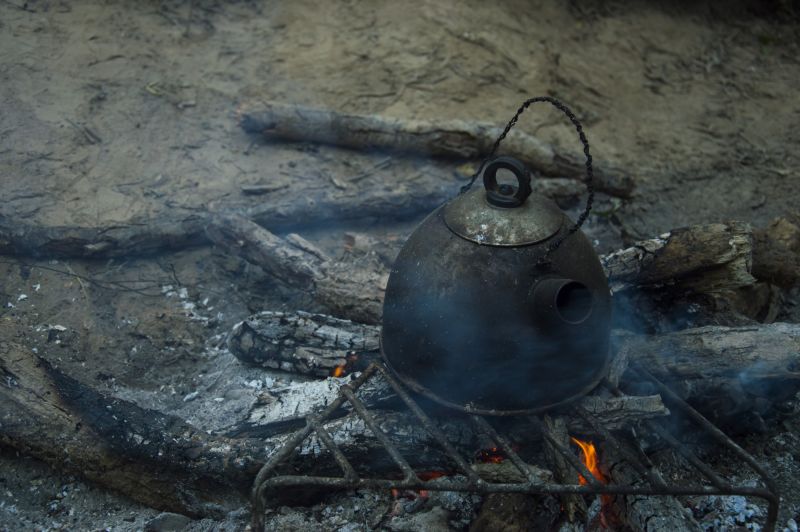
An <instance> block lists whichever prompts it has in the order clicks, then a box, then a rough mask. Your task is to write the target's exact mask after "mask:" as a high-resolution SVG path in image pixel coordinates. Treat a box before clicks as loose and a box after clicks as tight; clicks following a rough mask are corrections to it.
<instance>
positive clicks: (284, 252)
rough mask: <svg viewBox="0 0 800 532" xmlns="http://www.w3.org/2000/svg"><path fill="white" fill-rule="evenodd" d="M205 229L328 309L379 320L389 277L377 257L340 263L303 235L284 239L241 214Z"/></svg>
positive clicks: (219, 242)
mask: <svg viewBox="0 0 800 532" xmlns="http://www.w3.org/2000/svg"><path fill="white" fill-rule="evenodd" d="M206 232H207V233H208V236H209V238H210V239H211V240H212V241H213V242H214V243H215V244H216V245H218V246H220V247H222V248H223V249H225V250H227V251H228V252H230V253H234V254H236V255H238V256H241V257H242V258H244V259H245V260H246V261H248V262H250V263H252V264H256V265H258V266H260V267H261V268H263V269H264V270H265V271H266V272H268V273H269V274H271V275H273V276H275V277H276V278H278V279H280V280H281V281H283V282H285V283H287V284H289V285H291V286H295V287H298V288H301V289H304V290H308V291H310V292H312V293H313V294H314V299H315V300H316V301H317V303H318V304H319V305H320V306H321V307H323V308H324V309H325V310H326V311H328V312H331V313H333V314H335V315H337V316H340V317H342V318H348V319H353V320H358V321H361V322H364V323H378V322H380V317H381V312H382V309H383V292H384V290H385V289H386V281H387V280H388V277H389V275H388V272H387V271H386V270H385V268H383V266H382V265H380V263H379V262H378V261H377V260H373V261H361V264H360V265H359V267H357V268H355V267H353V265H351V264H345V263H339V262H336V261H333V260H331V259H330V258H329V257H327V256H326V255H325V254H324V253H323V252H322V251H320V250H318V249H316V248H315V247H314V246H313V245H312V244H311V243H309V242H307V241H305V240H304V239H302V237H300V236H299V235H290V236H289V237H287V238H285V239H284V238H280V237H278V236H275V235H274V234H272V233H271V232H269V231H267V230H266V229H264V228H263V227H261V226H260V225H258V224H256V223H254V222H251V221H250V220H248V219H247V218H244V217H242V216H238V215H227V216H220V217H218V218H216V219H214V221H213V222H212V223H211V224H209V226H208V228H207V230H206Z"/></svg>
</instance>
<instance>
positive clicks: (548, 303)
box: [530, 277, 594, 325]
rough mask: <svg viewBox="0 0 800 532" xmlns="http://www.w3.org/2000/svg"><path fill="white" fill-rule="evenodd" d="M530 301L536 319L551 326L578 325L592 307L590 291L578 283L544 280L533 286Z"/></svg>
mask: <svg viewBox="0 0 800 532" xmlns="http://www.w3.org/2000/svg"><path fill="white" fill-rule="evenodd" d="M530 301H531V303H532V305H533V311H534V312H535V313H536V315H537V317H538V318H539V319H541V320H542V321H543V322H545V323H550V324H553V325H563V324H566V325H579V324H581V323H583V322H585V321H586V320H587V319H589V316H590V315H591V314H592V308H593V307H594V298H593V297H592V291H591V290H589V288H588V287H587V286H586V285H585V284H583V283H580V282H578V281H575V280H572V279H562V278H552V277H550V278H545V279H542V280H540V281H539V282H538V283H536V285H534V287H533V289H532V290H531V298H530Z"/></svg>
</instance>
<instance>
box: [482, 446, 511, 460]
mask: <svg viewBox="0 0 800 532" xmlns="http://www.w3.org/2000/svg"><path fill="white" fill-rule="evenodd" d="M475 459H476V460H478V461H479V462H483V463H484V464H499V463H500V462H502V461H503V460H505V459H506V455H505V453H504V452H503V450H502V449H500V448H499V447H490V448H488V449H481V450H480V451H478V453H477V455H476V456H475Z"/></svg>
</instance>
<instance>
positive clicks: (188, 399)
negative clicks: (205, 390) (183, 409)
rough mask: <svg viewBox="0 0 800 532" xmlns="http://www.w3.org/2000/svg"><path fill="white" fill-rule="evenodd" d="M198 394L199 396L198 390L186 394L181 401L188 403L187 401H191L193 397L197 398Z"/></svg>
mask: <svg viewBox="0 0 800 532" xmlns="http://www.w3.org/2000/svg"><path fill="white" fill-rule="evenodd" d="M199 396H200V392H192V393H190V394H187V395H186V397H184V398H183V402H184V403H188V402H189V401H193V400H194V399H197V398H198V397H199Z"/></svg>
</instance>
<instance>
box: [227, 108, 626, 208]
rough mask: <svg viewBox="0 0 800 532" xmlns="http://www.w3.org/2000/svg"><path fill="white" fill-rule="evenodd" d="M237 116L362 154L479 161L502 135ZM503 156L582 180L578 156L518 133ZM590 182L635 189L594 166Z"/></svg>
mask: <svg viewBox="0 0 800 532" xmlns="http://www.w3.org/2000/svg"><path fill="white" fill-rule="evenodd" d="M239 116H240V124H241V126H242V128H243V129H244V130H245V131H247V132H249V133H261V134H263V135H266V136H268V137H272V138H280V139H287V140H293V141H307V142H318V143H322V144H331V145H334V146H343V147H346V148H353V149H358V150H365V151H375V150H393V151H400V152H411V153H422V154H425V155H432V156H439V157H454V158H461V159H478V158H480V157H482V156H485V155H487V154H489V152H490V151H491V148H492V145H493V144H494V142H495V140H496V139H497V138H498V137H499V136H500V133H501V132H502V131H503V130H502V128H499V127H495V126H493V125H491V124H484V123H477V122H464V121H461V120H437V121H435V122H434V121H424V120H404V119H398V118H390V117H384V116H378V115H351V114H344V113H339V112H336V111H332V110H328V109H316V108H311V107H304V106H300V105H294V104H282V103H277V102H259V103H258V104H254V105H251V106H243V107H242V108H241V109H240V111H239ZM502 152H503V153H505V154H508V155H512V156H514V157H516V158H518V159H520V160H522V161H524V162H525V163H527V164H528V165H529V166H530V167H531V168H532V169H534V170H536V171H538V172H540V173H542V174H544V175H547V176H567V177H581V176H583V172H584V167H583V159H582V157H580V156H578V155H573V154H564V153H558V152H556V151H555V149H554V148H553V147H552V146H550V145H548V144H546V143H545V142H543V141H541V140H539V139H537V138H536V137H534V136H531V135H528V134H527V133H523V132H521V131H519V130H512V131H511V132H510V133H509V134H508V136H507V137H506V138H505V140H504V141H503V145H502ZM597 166H598V167H601V166H602V165H597ZM595 179H596V184H595V188H596V189H597V190H599V191H602V192H605V193H607V194H609V195H613V196H619V197H624V198H628V197H630V196H631V195H632V194H633V190H634V188H635V183H634V181H633V179H632V178H631V177H630V176H629V175H626V174H623V173H622V172H621V171H619V170H616V169H615V170H612V169H609V168H605V169H603V168H602V167H601V168H598V170H596V171H595Z"/></svg>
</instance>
